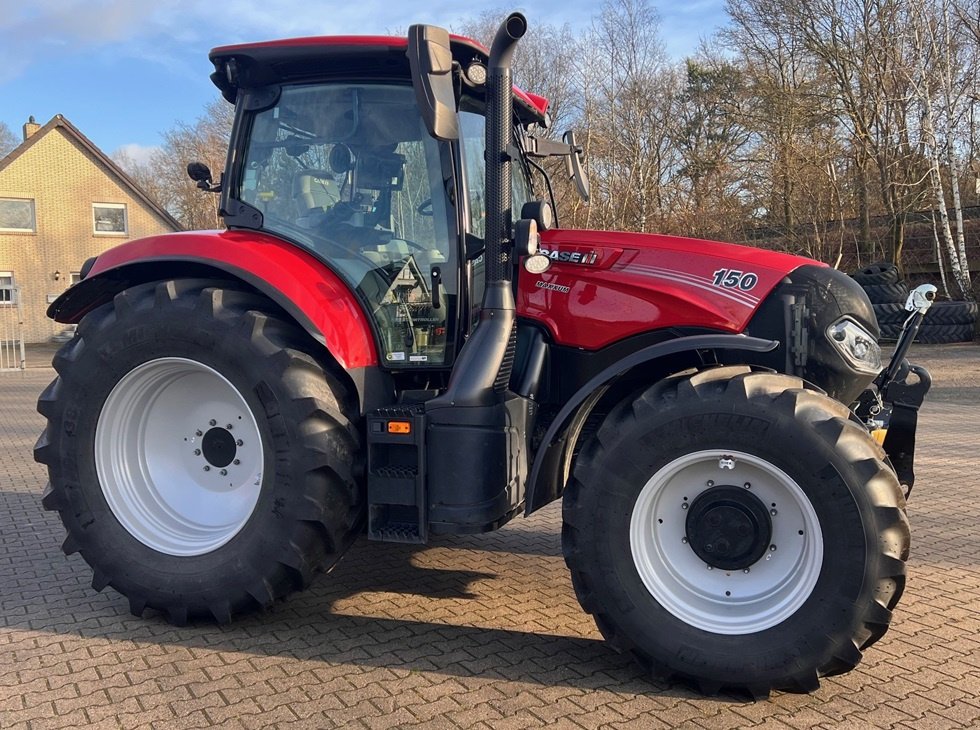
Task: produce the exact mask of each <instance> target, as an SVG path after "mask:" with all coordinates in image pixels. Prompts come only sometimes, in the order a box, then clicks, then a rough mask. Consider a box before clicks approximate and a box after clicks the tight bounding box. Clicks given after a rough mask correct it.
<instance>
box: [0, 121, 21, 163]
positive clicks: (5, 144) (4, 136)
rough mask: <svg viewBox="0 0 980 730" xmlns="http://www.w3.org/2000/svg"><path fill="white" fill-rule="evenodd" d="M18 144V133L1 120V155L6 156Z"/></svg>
mask: <svg viewBox="0 0 980 730" xmlns="http://www.w3.org/2000/svg"><path fill="white" fill-rule="evenodd" d="M17 144H18V142H17V135H15V134H14V133H13V132H11V131H10V127H8V126H7V125H6V123H4V122H0V157H6V156H7V155H8V154H9V153H10V151H11V150H13V149H14V147H16V146H17Z"/></svg>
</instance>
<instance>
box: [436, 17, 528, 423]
mask: <svg viewBox="0 0 980 730" xmlns="http://www.w3.org/2000/svg"><path fill="white" fill-rule="evenodd" d="M526 32H527V20H526V19H525V18H524V16H523V15H521V14H520V13H511V14H510V15H509V16H508V17H507V19H506V20H505V21H504V22H503V24H502V25H501V26H500V28H499V29H498V30H497V35H496V36H495V37H494V39H493V43H492V44H491V46H490V61H489V68H488V69H487V86H486V100H487V109H486V130H487V137H486V160H487V167H486V169H487V177H486V240H485V243H486V250H485V252H484V256H485V258H486V288H485V290H484V293H483V308H482V311H481V312H480V323H479V325H478V326H477V328H476V330H475V331H474V332H473V335H472V336H471V337H470V339H469V340H467V342H466V344H465V345H464V346H463V349H462V350H461V351H460V353H459V357H458V358H457V359H456V364H455V365H454V366H453V372H452V375H451V376H450V379H449V387H448V388H447V389H446V392H445V393H444V394H443V395H442V396H440V397H439V398H436V399H433V400H432V401H429V406H428V407H429V408H434V407H440V406H446V405H451V406H456V407H460V406H482V405H490V404H491V403H493V402H494V401H495V400H497V399H498V398H499V395H500V394H501V393H503V391H504V390H506V388H507V384H508V382H509V381H510V374H511V370H512V369H513V365H514V349H515V346H516V333H517V330H516V315H515V313H514V310H515V305H514V292H513V290H512V288H511V281H510V278H511V277H510V271H511V260H510V257H511V252H510V250H509V249H510V240H511V205H512V200H511V189H512V188H511V160H510V148H511V147H512V145H513V140H514V87H513V81H512V76H511V68H510V66H511V61H512V59H513V56H514V48H515V47H516V46H517V41H519V40H520V39H521V38H522V37H523V36H524V34H525V33H526Z"/></svg>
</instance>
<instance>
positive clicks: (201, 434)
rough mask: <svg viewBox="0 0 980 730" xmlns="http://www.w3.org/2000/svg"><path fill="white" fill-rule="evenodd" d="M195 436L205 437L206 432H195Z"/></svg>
mask: <svg viewBox="0 0 980 730" xmlns="http://www.w3.org/2000/svg"><path fill="white" fill-rule="evenodd" d="M194 435H195V436H203V435H204V431H195V432H194Z"/></svg>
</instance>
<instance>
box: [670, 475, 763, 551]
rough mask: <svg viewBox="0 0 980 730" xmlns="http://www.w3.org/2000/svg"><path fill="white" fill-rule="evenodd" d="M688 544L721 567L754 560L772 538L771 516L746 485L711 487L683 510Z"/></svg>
mask: <svg viewBox="0 0 980 730" xmlns="http://www.w3.org/2000/svg"><path fill="white" fill-rule="evenodd" d="M685 527H686V532H687V540H688V544H689V545H690V546H691V549H692V550H693V551H694V552H695V553H696V554H697V556H698V557H699V558H701V560H703V561H704V562H705V563H707V564H708V565H710V566H712V567H714V568H720V569H722V570H743V569H745V568H748V567H750V566H752V565H754V564H755V563H756V562H758V561H759V560H760V559H761V558H762V556H763V555H765V554H766V551H767V550H768V549H769V544H770V542H771V539H772V520H771V519H770V517H769V510H768V509H767V508H766V506H765V505H764V504H763V503H762V501H761V500H760V499H759V498H758V497H756V496H755V495H754V494H752V493H751V492H750V491H748V490H746V489H742V488H740V487H735V486H718V487H712V488H711V489H708V490H707V491H705V492H702V493H701V494H700V495H698V497H697V499H695V500H694V502H693V503H692V504H691V506H690V508H689V509H688V510H687V521H686V525H685Z"/></svg>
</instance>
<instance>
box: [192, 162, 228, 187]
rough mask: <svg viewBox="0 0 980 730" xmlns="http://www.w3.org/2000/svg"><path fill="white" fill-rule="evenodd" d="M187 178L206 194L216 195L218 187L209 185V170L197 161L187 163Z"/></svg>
mask: <svg viewBox="0 0 980 730" xmlns="http://www.w3.org/2000/svg"><path fill="white" fill-rule="evenodd" d="M187 177H189V178H190V179H191V180H193V181H194V182H196V183H197V186H198V187H199V188H200V189H201V190H204V191H205V192H208V193H217V192H219V191H220V190H221V186H220V185H212V184H211V168H210V167H208V166H207V165H205V164H204V163H203V162H198V161H197V160H195V161H193V162H188V163H187Z"/></svg>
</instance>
